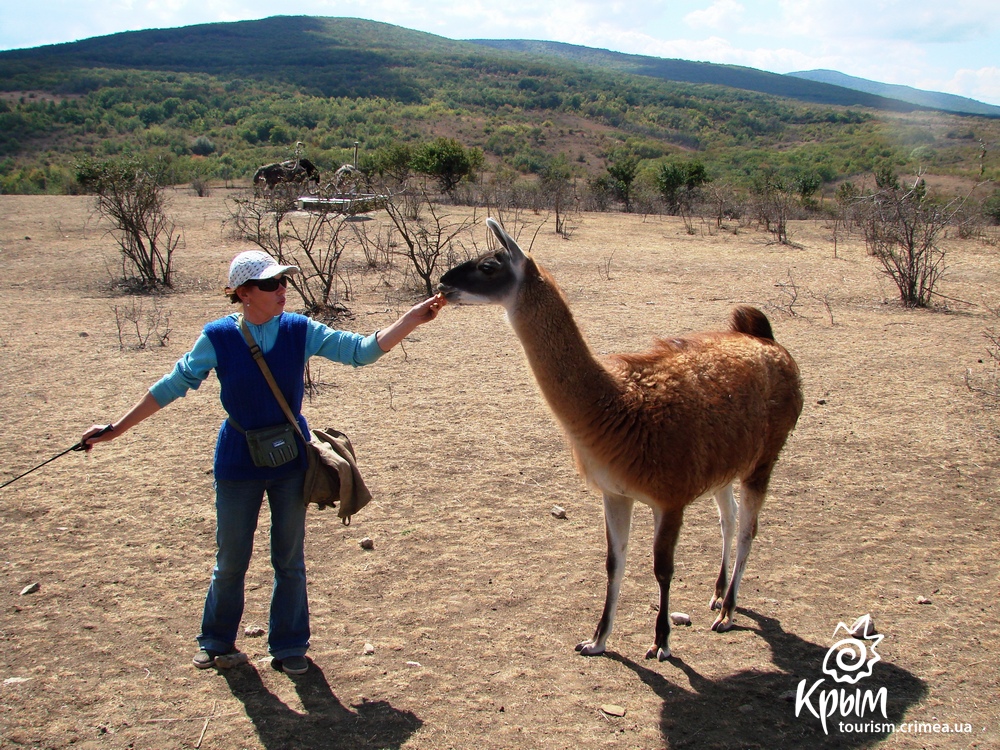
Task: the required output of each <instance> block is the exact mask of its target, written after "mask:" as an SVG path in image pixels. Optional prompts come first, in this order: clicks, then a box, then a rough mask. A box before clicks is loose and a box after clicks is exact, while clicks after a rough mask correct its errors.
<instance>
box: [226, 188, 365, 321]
mask: <svg viewBox="0 0 1000 750" xmlns="http://www.w3.org/2000/svg"><path fill="white" fill-rule="evenodd" d="M295 201H296V192H295V191H294V190H289V189H287V186H285V185H276V186H275V188H274V190H273V191H271V192H270V193H267V194H260V193H258V192H257V191H254V190H247V191H245V192H243V193H242V194H240V195H237V196H235V197H233V198H231V199H230V201H229V204H228V205H229V219H228V220H227V223H228V224H229V225H230V227H231V230H232V234H233V236H234V237H235V238H237V239H241V240H245V241H247V242H251V243H253V244H254V245H256V246H257V247H259V248H260V249H261V250H263V251H264V252H266V253H267V254H269V255H270V256H271V257H273V258H274V259H275V260H277V261H278V262H279V263H282V264H285V265H294V266H298V267H299V268H301V269H302V273H299V274H295V275H294V276H290V277H289V284H291V286H292V288H294V289H295V291H297V292H298V293H299V294H300V295H301V296H302V300H303V302H304V303H305V306H306V313H307V314H308V315H310V316H311V317H314V318H317V319H319V320H326V321H333V320H337V319H338V318H341V317H343V316H345V315H349V314H350V311H349V310H348V308H347V307H346V306H345V304H344V303H345V302H347V301H349V299H350V296H351V288H350V283H349V281H348V280H347V279H346V278H344V277H342V276H341V274H340V273H339V270H338V267H339V264H340V258H341V256H342V255H343V253H344V248H345V247H346V244H347V241H348V238H349V237H350V234H349V233H348V232H347V231H346V230H345V228H344V226H345V221H346V219H345V217H344V216H343V215H341V214H336V213H326V212H319V213H311V212H310V213H305V212H296V211H295ZM293 213H294V214H295V215H294V216H293ZM341 286H343V289H341Z"/></svg>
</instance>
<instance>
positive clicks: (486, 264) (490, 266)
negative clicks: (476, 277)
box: [479, 258, 503, 276]
mask: <svg viewBox="0 0 1000 750" xmlns="http://www.w3.org/2000/svg"><path fill="white" fill-rule="evenodd" d="M502 267H503V266H502V265H501V264H500V261H498V260H497V259H496V258H488V259H487V260H484V261H483V262H482V263H480V264H479V270H480V271H482V272H483V273H485V274H486V275H487V276H492V275H493V274H495V273H496V272H497V271H499V270H500V269H501V268H502Z"/></svg>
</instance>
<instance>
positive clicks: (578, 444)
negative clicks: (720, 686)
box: [438, 219, 802, 661]
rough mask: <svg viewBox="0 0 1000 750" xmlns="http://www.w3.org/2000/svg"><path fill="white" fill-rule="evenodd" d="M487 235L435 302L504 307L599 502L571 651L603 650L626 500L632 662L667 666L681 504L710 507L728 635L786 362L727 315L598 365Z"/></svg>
mask: <svg viewBox="0 0 1000 750" xmlns="http://www.w3.org/2000/svg"><path fill="white" fill-rule="evenodd" d="M487 225H488V226H489V228H490V229H491V230H492V232H493V234H494V235H495V236H496V238H497V240H498V241H499V243H500V245H501V247H500V249H499V250H498V251H496V252H493V253H486V254H485V255H483V256H481V257H479V258H477V259H475V260H470V261H468V262H466V263H463V264H461V265H458V266H456V267H454V268H452V269H451V270H450V271H448V272H447V273H445V274H444V276H442V277H441V283H440V284H439V286H438V289H439V291H440V292H441V293H443V294H444V295H445V297H446V298H447V299H448V301H449V302H455V303H459V304H463V303H464V304H498V305H501V306H503V307H504V309H505V310H506V312H507V319H508V321H509V322H510V324H511V326H512V327H513V329H514V332H515V333H516V334H517V337H518V339H520V341H521V345H522V346H523V348H524V352H525V354H526V356H527V359H528V363H529V365H530V366H531V369H532V370H533V372H534V375H535V380H536V381H537V383H538V386H539V388H540V389H541V392H542V394H543V396H544V397H545V400H546V401H547V402H548V405H549V407H550V408H551V410H552V411H553V413H554V414H555V416H556V418H557V419H558V421H559V422H560V423H561V425H562V428H563V430H564V431H565V433H566V435H567V437H568V439H569V443H570V447H571V448H572V451H573V454H574V458H575V461H576V466H577V469H578V471H579V472H580V473H581V474H582V475H583V476H584V478H585V479H586V480H587V481H588V482H589V483H590V484H591V485H593V486H595V487H596V488H597V489H599V490H600V491H601V492H602V493H603V496H604V520H605V528H606V531H607V543H608V551H607V573H608V582H607V592H606V597H605V602H604V612H603V614H602V615H601V619H600V621H599V622H598V624H597V629H596V631H595V632H594V636H593V638H591V639H590V640H587V641H584V642H582V643H580V644H579V645H578V646H577V647H576V650H577V651H579V652H580V653H581V654H584V655H587V656H591V655H597V654H601V653H603V652H604V651H605V648H606V644H607V640H608V636H609V635H610V633H611V629H612V626H613V624H614V619H615V611H616V609H617V605H618V595H619V591H620V589H621V583H622V579H623V577H624V572H625V554H626V550H627V547H628V538H629V530H630V527H631V524H632V510H633V505H634V502H635V501H636V500H638V501H639V502H641V503H644V504H646V505H648V506H650V508H652V511H653V519H654V523H655V531H654V540H653V570H654V573H655V575H656V580H657V582H658V583H659V588H660V609H659V613H658V614H657V616H656V632H655V642H654V643H653V645H652V647H651V648H650V649H649V650H648V651H647V653H646V658H648V659H651V658H657V659H659V660H660V661H663V660H664V659H667V658H669V656H670V645H669V638H670V616H669V611H670V610H669V595H670V580H671V578H672V576H673V571H674V547H675V546H676V543H677V538H678V535H679V533H680V528H681V522H682V517H683V513H684V508H685V507H686V506H687V505H688V504H689V503H691V502H692V501H694V500H696V499H698V498H702V497H708V496H714V497H715V501H716V503H717V504H718V507H719V520H720V524H721V527H722V567H721V570H720V572H719V576H718V578H717V580H716V583H715V593H714V595H713V596H712V599H711V602H710V604H709V606H710V607H711V608H712V609H718V610H719V613H718V616H717V617H716V619H715V622H714V623H713V624H712V630H714V631H717V632H722V631H725V630H728V629H729V628H731V627H732V625H733V617H734V615H735V613H736V594H737V590H738V589H739V585H740V580H741V579H742V577H743V571H744V568H745V566H746V562H747V557H748V556H749V554H750V546H751V544H752V542H753V539H754V537H755V536H756V535H757V516H758V514H759V512H760V508H761V505H762V504H763V502H764V496H765V493H766V491H767V485H768V482H769V480H770V477H771V472H772V470H773V469H774V465H775V462H776V461H777V459H778V453H779V452H780V451H781V449H782V447H783V446H784V444H785V440H786V439H787V437H788V434H789V432H791V430H792V428H793V427H794V426H795V423H796V422H797V421H798V417H799V413H800V412H801V410H802V389H801V384H800V379H799V370H798V367H797V366H796V364H795V361H794V360H793V359H792V357H791V355H790V354H789V353H788V352H787V351H786V350H785V349H784V348H783V347H782V346H780V345H779V344H777V343H776V342H775V340H774V336H773V334H772V332H771V325H770V323H769V322H768V320H767V317H766V316H765V315H764V314H763V313H762V312H760V311H759V310H757V309H755V308H753V307H749V306H740V307H737V308H736V309H735V310H734V312H733V314H732V321H731V326H730V330H728V331H723V332H709V333H695V334H691V335H688V336H684V337H677V338H670V339H659V340H657V341H656V342H655V343H654V345H653V348H652V349H650V350H649V351H647V352H644V353H638V354H619V355H614V356H612V357H610V358H608V359H607V361H606V362H604V363H603V364H602V363H601V362H599V361H598V360H597V359H595V357H594V355H593V354H592V353H591V351H590V348H589V347H588V345H587V343H586V342H585V341H584V338H583V336H582V335H581V333H580V330H579V329H578V328H577V325H576V323H575V321H574V320H573V315H572V313H571V312H570V310H569V307H568V305H567V303H566V300H565V299H564V297H563V295H562V292H561V291H560V290H559V287H558V286H557V285H556V282H555V281H554V280H553V278H552V277H551V276H550V275H549V273H548V272H547V271H546V270H545V269H544V268H542V267H541V266H540V265H539V264H537V263H536V262H535V260H534V259H533V258H532V257H531V256H530V255H527V254H525V253H524V252H523V251H522V250H521V248H520V247H519V246H518V244H517V242H516V241H515V240H514V239H513V238H512V237H511V236H510V235H509V234H507V232H505V231H504V230H503V228H502V227H501V226H500V225H499V224H498V223H497V222H496V221H495V220H493V219H488V220H487ZM737 479H739V480H740V500H739V505H738V506H737V503H736V500H735V497H734V494H733V483H734V481H735V480H737ZM737 515H738V518H739V533H738V540H737V551H736V560H735V563H734V565H733V570H732V575H731V576H729V574H728V571H729V561H730V554H731V550H732V545H733V539H734V536H736V531H737V529H736V524H737ZM727 581H728V586H727Z"/></svg>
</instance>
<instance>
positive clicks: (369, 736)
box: [220, 663, 423, 750]
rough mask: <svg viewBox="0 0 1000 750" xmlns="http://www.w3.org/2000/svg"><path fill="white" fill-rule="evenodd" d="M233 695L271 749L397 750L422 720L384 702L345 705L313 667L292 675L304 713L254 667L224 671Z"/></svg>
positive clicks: (264, 742) (324, 677) (323, 676)
mask: <svg viewBox="0 0 1000 750" xmlns="http://www.w3.org/2000/svg"><path fill="white" fill-rule="evenodd" d="M220 672H221V674H222V675H223V676H224V677H225V678H226V682H228V683H229V689H230V690H231V691H232V693H233V695H234V696H235V697H237V698H239V699H240V700H241V701H242V702H243V705H244V707H245V708H246V712H247V716H249V717H250V720H251V721H253V724H254V727H255V728H256V730H257V735H258V736H259V737H260V741H261V743H262V744H263V745H264V747H266V748H268V750H279V748H280V749H281V750H291V749H292V748H309V750H341V749H343V750H348V749H350V750H362V749H363V748H399V747H401V746H402V745H403V744H404V743H405V742H406V741H407V740H408V739H409V738H410V735H412V734H413V733H414V732H415V731H417V730H418V729H419V728H420V727H421V726H422V725H423V722H422V721H421V720H420V719H418V718H417V716H416V715H415V714H413V713H412V712H410V711H400V710H399V709H396V708H393V707H392V706H391V705H390V704H389V703H388V702H386V701H364V702H362V703H361V704H359V705H353V706H351V707H349V708H348V707H346V706H344V705H343V704H342V703H341V702H340V700H339V699H338V698H337V696H336V695H334V693H333V690H332V689H331V688H330V683H329V682H327V680H326V675H324V674H323V670H322V669H320V668H319V667H318V666H317V665H316V664H315V663H313V664H311V665H310V668H309V671H308V672H306V673H305V674H304V675H301V676H296V677H290V678H289V679H291V680H292V683H293V684H294V685H295V691H296V692H297V693H298V694H299V699H300V700H301V701H302V706H303V708H304V709H305V714H300V713H298V712H297V711H294V710H292V709H290V708H289V707H288V706H287V705H285V704H284V703H283V702H282V701H281V700H280V699H279V698H278V697H277V696H276V695H274V694H273V693H272V692H271V691H270V690H268V689H267V687H266V686H265V685H264V682H263V680H262V679H261V676H260V673H259V672H258V671H257V670H256V669H255V668H253V667H250V668H247V667H242V668H238V669H224V670H220Z"/></svg>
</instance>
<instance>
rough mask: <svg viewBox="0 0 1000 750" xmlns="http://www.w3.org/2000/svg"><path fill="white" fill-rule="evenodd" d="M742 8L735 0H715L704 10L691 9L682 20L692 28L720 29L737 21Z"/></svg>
mask: <svg viewBox="0 0 1000 750" xmlns="http://www.w3.org/2000/svg"><path fill="white" fill-rule="evenodd" d="M744 10H746V9H745V8H744V7H743V5H741V4H740V3H738V2H736V1H735V0H716V2H714V3H712V5H710V6H709V7H707V8H705V9H704V10H693V11H691V12H690V13H688V14H687V15H686V16H684V21H685V23H687V25H688V26H690V27H691V28H692V29H706V28H707V29H720V28H725V27H727V26H732V24H736V23H739V22H740V20H741V18H742V17H743V11H744Z"/></svg>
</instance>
